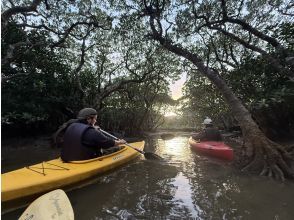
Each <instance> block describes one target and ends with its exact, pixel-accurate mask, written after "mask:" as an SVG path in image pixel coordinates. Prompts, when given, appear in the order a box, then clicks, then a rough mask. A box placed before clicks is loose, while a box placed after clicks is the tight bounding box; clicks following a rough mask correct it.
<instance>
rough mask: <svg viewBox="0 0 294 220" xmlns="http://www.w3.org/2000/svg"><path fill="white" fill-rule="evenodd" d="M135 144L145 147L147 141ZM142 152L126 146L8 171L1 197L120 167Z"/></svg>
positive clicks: (62, 184) (33, 191) (9, 197)
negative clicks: (87, 157) (102, 153)
mask: <svg viewBox="0 0 294 220" xmlns="http://www.w3.org/2000/svg"><path fill="white" fill-rule="evenodd" d="M131 145H132V146H134V147H135V148H138V149H140V150H143V148H144V145H145V142H144V141H142V142H135V143H132V144H131ZM139 154H140V153H139V152H137V151H136V150H134V149H132V148H130V147H127V146H125V147H124V148H123V149H121V150H120V151H117V152H114V153H112V154H109V155H105V156H102V157H98V158H94V159H90V160H85V161H73V162H70V163H64V162H63V161H62V160H61V159H60V158H57V159H54V160H50V161H45V162H42V163H39V164H35V165H32V166H29V167H24V168H21V169H18V170H14V171H11V172H8V173H4V174H2V175H1V178H2V183H1V185H2V187H1V200H2V202H6V201H10V200H15V199H19V198H23V197H28V196H31V195H35V194H40V193H44V192H48V191H50V190H53V189H57V188H62V187H65V186H67V185H72V184H74V183H78V182H81V181H83V180H86V179H89V178H91V177H93V176H95V175H97V174H101V173H104V172H106V171H109V170H111V169H113V168H116V167H118V166H120V165H122V164H124V163H126V162H128V161H130V160H132V159H134V158H135V157H137V156H138V155H139Z"/></svg>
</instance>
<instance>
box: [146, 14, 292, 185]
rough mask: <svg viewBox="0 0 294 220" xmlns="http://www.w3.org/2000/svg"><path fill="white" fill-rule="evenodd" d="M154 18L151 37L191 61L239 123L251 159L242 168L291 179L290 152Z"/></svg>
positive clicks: (213, 74)
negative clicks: (174, 41)
mask: <svg viewBox="0 0 294 220" xmlns="http://www.w3.org/2000/svg"><path fill="white" fill-rule="evenodd" d="M155 20H156V19H155V17H154V16H152V15H151V16H150V26H151V30H152V37H153V39H154V40H156V41H158V42H159V43H160V44H161V45H162V46H163V47H165V48H166V49H167V50H169V51H170V52H173V53H174V54H176V55H178V56H181V57H184V58H185V59H187V60H189V61H190V62H192V63H193V64H194V65H195V66H196V67H197V68H198V70H199V71H200V72H201V73H202V74H203V75H205V76H206V77H207V78H208V79H209V80H210V81H211V82H212V83H213V84H214V85H215V86H216V87H217V88H218V89H219V91H220V92H221V93H222V94H223V96H224V98H225V100H226V102H227V104H228V105H229V107H230V109H231V111H232V113H233V115H234V116H235V118H236V119H237V121H238V122H239V124H240V127H241V130H242V134H243V138H244V143H245V144H244V147H245V149H246V155H247V156H249V158H250V162H249V163H248V165H247V166H246V167H244V169H243V170H251V171H259V172H260V175H267V176H270V177H274V178H276V179H281V180H284V179H285V177H288V178H294V172H293V167H291V162H292V161H293V158H292V157H291V155H290V154H289V153H288V152H286V150H284V149H283V148H282V147H281V146H280V145H278V144H277V143H274V142H273V141H271V140H269V139H268V138H267V137H266V136H265V135H264V133H263V132H262V131H261V130H260V128H259V127H258V125H257V124H256V123H255V121H254V120H253V119H252V117H251V114H250V112H249V111H248V110H247V109H246V108H245V106H244V105H243V104H242V102H241V100H239V99H238V98H237V97H236V95H235V94H234V93H233V91H232V90H231V89H230V88H229V87H228V85H227V84H226V83H225V81H224V80H223V79H222V78H221V76H220V75H219V73H218V72H217V71H215V70H212V69H210V68H209V67H208V66H205V64H204V62H203V61H202V59H201V58H200V57H199V56H198V55H197V54H194V53H191V52H190V51H189V50H188V49H185V48H183V47H181V46H180V45H178V44H177V45H176V44H174V43H173V42H172V41H171V40H169V39H166V38H165V37H163V36H162V33H161V31H159V32H158V31H157V30H156V28H155V25H154V22H155ZM156 22H157V25H158V26H160V22H159V21H158V20H156ZM160 29H161V28H160Z"/></svg>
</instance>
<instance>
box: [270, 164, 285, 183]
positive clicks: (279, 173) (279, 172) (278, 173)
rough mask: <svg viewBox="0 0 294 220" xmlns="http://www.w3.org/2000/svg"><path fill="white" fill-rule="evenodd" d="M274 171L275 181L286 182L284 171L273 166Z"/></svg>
mask: <svg viewBox="0 0 294 220" xmlns="http://www.w3.org/2000/svg"><path fill="white" fill-rule="evenodd" d="M272 170H273V173H274V177H275V179H280V180H282V181H285V175H284V173H283V171H282V170H281V169H280V168H279V167H278V166H277V165H273V166H272Z"/></svg>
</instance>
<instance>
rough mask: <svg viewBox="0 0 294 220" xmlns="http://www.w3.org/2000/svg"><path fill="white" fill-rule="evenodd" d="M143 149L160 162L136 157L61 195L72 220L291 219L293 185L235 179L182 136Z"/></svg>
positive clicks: (234, 174)
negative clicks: (65, 196)
mask: <svg viewBox="0 0 294 220" xmlns="http://www.w3.org/2000/svg"><path fill="white" fill-rule="evenodd" d="M145 150H146V152H154V153H156V154H158V155H160V156H162V157H164V158H165V160H164V161H154V160H146V159H144V157H141V158H138V159H137V160H135V161H133V162H131V163H129V164H127V165H125V166H123V167H121V168H119V169H117V170H114V171H112V172H110V173H107V174H105V175H104V176H97V177H96V179H93V180H92V181H91V184H90V185H87V186H83V187H81V188H79V189H75V190H72V191H70V192H67V194H68V196H69V199H70V201H71V203H72V205H73V209H74V212H75V219H76V220H88V219H90V220H91V219H99V220H100V219H103V220H104V219H106V220H107V219H111V220H112V219H162V220H165V219H191V218H193V219H204V220H207V219H212V220H214V219H229V220H231V219H253V220H254V219H283V220H284V219H285V220H288V219H289V220H290V219H293V216H294V210H293V204H294V196H293V192H294V184H293V183H290V182H286V183H279V182H274V181H270V180H268V179H265V178H261V177H257V176H253V177H252V176H246V175H244V174H240V173H239V172H238V171H236V170H234V169H232V168H231V167H230V166H228V164H226V163H223V162H222V161H218V160H214V159H212V158H207V157H203V156H199V155H197V154H195V152H193V151H191V149H190V147H189V145H188V138H187V137H180V136H179V137H175V138H173V139H171V140H162V139H161V138H159V137H156V138H151V139H149V140H146V148H145ZM30 154H31V155H32V153H31V152H30ZM11 155H13V154H11ZM13 159H14V161H17V158H13ZM38 159H39V160H42V159H40V158H38ZM20 213H21V211H19V210H18V211H16V212H13V213H9V214H6V215H2V219H6V220H10V219H17V217H19V215H20Z"/></svg>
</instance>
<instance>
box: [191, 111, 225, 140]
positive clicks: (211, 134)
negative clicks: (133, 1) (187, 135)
mask: <svg viewBox="0 0 294 220" xmlns="http://www.w3.org/2000/svg"><path fill="white" fill-rule="evenodd" d="M202 124H203V125H204V129H203V130H202V131H201V132H199V133H197V134H194V135H192V138H193V139H194V140H200V141H222V136H221V134H220V132H219V130H218V129H216V128H215V127H213V123H212V120H211V119H210V118H209V117H206V118H205V119H204V121H203V123H202Z"/></svg>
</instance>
